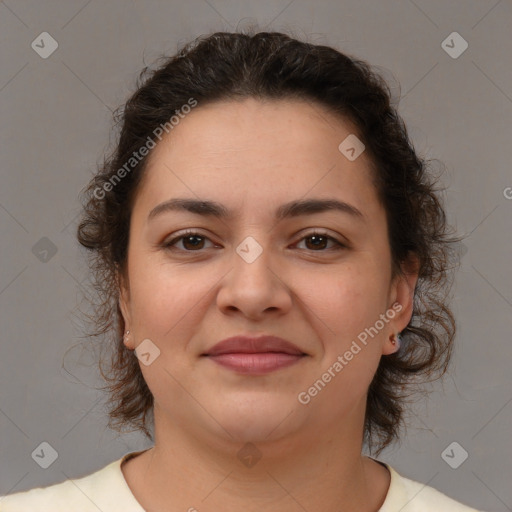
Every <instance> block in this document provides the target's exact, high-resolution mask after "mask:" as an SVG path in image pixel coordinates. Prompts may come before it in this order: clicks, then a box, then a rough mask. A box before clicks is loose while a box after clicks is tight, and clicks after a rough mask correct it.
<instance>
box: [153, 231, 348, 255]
mask: <svg viewBox="0 0 512 512" xmlns="http://www.w3.org/2000/svg"><path fill="white" fill-rule="evenodd" d="M190 236H199V237H200V238H203V239H205V240H209V238H208V237H207V236H204V235H202V234H201V233H199V232H197V231H194V230H187V231H184V232H183V233H181V234H179V235H178V236H176V237H174V238H172V239H171V240H169V241H166V242H164V243H163V244H162V246H163V248H164V249H167V250H170V251H181V252H189V253H193V252H200V251H201V249H199V250H197V251H189V250H187V249H176V248H175V247H173V245H174V244H175V243H176V242H178V241H180V240H182V239H184V238H187V237H190ZM313 236H321V237H324V238H327V239H328V240H330V241H332V242H334V243H335V244H336V245H337V247H334V248H331V249H323V250H319V251H315V250H312V249H305V250H309V251H311V252H328V251H332V250H334V251H337V250H342V249H347V248H348V247H347V246H346V245H345V244H342V243H341V242H340V241H339V240H337V239H336V238H334V237H332V236H330V235H328V234H327V233H325V232H322V231H312V232H310V233H306V234H305V235H303V237H302V238H301V239H300V240H299V242H301V241H302V240H304V239H306V238H310V237H313ZM210 241H211V240H210Z"/></svg>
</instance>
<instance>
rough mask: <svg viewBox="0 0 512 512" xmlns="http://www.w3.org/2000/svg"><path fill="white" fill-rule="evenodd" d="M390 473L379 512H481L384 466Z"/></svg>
mask: <svg viewBox="0 0 512 512" xmlns="http://www.w3.org/2000/svg"><path fill="white" fill-rule="evenodd" d="M386 466H387V468H388V469H389V471H390V473H391V484H390V487H389V491H388V495H387V497H386V500H385V501H384V504H383V506H382V507H381V509H380V510H379V512H396V511H397V510H400V511H401V512H434V511H435V512H438V511H440V510H442V511H443V512H482V511H478V510H476V509H475V508H471V507H470V506H468V505H464V504H463V503H460V502H458V501H456V500H454V499H452V498H450V497H449V496H447V495H446V494H443V493H442V492H440V491H438V490H437V489H434V488H433V487H430V486H428V485H426V484H423V483H420V482H416V481H414V480H410V479H409V478H406V477H404V476H402V475H400V474H399V473H397V471H395V470H394V469H393V468H392V467H390V466H388V465H386Z"/></svg>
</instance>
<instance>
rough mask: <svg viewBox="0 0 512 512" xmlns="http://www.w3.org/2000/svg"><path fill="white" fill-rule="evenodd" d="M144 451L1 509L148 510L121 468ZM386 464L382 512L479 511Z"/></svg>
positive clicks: (15, 498) (4, 499) (1, 501)
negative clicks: (387, 483)
mask: <svg viewBox="0 0 512 512" xmlns="http://www.w3.org/2000/svg"><path fill="white" fill-rule="evenodd" d="M142 451H145V450H142ZM142 451H138V452H129V453H127V454H126V455H124V456H123V457H121V458H120V459H118V460H116V461H114V462H111V463H110V464H108V465H107V466H105V467H104V468H102V469H100V470H98V471H96V472H95V473H91V474H89V475H87V476H84V477H82V478H78V479H71V480H65V481H64V482H61V483H58V484H54V485H50V486H47V487H38V488H35V489H30V490H28V491H24V492H19V493H15V494H10V495H7V496H1V497H0V512H98V510H101V511H102V512H145V511H144V509H143V508H142V506H141V505H140V503H139V502H138V501H137V500H136V498H135V496H134V495H133V494H132V491H131V489H130V488H129V487H128V484H127V482H126V480H125V478H124V475H123V472H122V471H121V464H122V463H123V462H124V461H125V460H126V459H128V458H131V457H134V456H135V455H138V454H139V453H142ZM385 466H386V467H387V468H388V470H389V472H390V473H391V483H390V486H389V489H388V493H387V495H386V499H385V501H384V503H383V504H382V507H381V508H380V509H379V510H378V512H479V511H477V510H476V509H474V508H471V507H468V506H466V505H463V504H461V503H459V502H457V501H454V500H452V499H451V498H449V497H448V496H446V495H445V494H442V493H441V492H439V491H437V490H436V489H434V488H432V487H429V486H426V485H424V484H421V483H419V482H415V481H413V480H409V479H408V478H405V477H403V476H401V475H399V474H398V473H397V472H396V471H395V470H394V469H393V468H392V467H391V466H388V465H387V464H385Z"/></svg>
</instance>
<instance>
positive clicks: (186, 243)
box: [164, 231, 346, 252]
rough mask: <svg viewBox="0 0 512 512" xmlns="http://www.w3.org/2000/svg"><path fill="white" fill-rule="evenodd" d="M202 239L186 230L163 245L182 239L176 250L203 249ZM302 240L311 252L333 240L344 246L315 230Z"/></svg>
mask: <svg viewBox="0 0 512 512" xmlns="http://www.w3.org/2000/svg"><path fill="white" fill-rule="evenodd" d="M204 240H209V241H210V239H209V238H208V237H206V236H204V235H202V234H201V233H198V232H196V231H187V232H186V233H184V234H182V235H180V236H177V237H175V238H173V239H172V240H170V241H169V242H165V243H164V247H165V248H167V249H171V250H174V249H176V247H174V246H175V245H176V243H178V242H181V241H182V243H183V248H178V250H185V251H186V252H197V251H195V250H194V249H204V247H203V246H202V244H203V243H204ZM303 240H311V243H310V244H309V245H310V246H311V245H312V246H313V247H314V249H309V248H306V249H307V250H312V251H313V252H323V251H318V250H317V249H327V247H325V244H327V243H328V242H329V241H330V242H333V243H334V244H335V246H336V247H337V249H343V248H346V246H345V245H344V244H342V243H341V242H339V241H338V240H336V239H335V238H333V237H332V236H329V235H327V234H326V233H320V232H316V231H315V232H313V233H309V234H307V235H305V236H303V237H302V238H301V239H300V241H299V242H302V241H303ZM331 249H332V247H331Z"/></svg>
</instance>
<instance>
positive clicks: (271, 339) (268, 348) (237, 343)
mask: <svg viewBox="0 0 512 512" xmlns="http://www.w3.org/2000/svg"><path fill="white" fill-rule="evenodd" d="M264 352H281V353H285V354H295V355H304V352H302V350H300V349H299V348H298V347H297V346H296V345H294V344H293V343H291V342H289V341H286V340H284V339H283V338H279V337H277V336H259V337H257V338H254V337H250V336H242V335H240V336H232V337H231V338H226V339H225V340H222V341H220V342H219V343H217V344H216V345H214V346H213V347H212V348H210V349H209V350H208V351H207V352H206V353H205V354H203V355H208V356H217V355H220V354H240V353H243V354H257V353H264Z"/></svg>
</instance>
